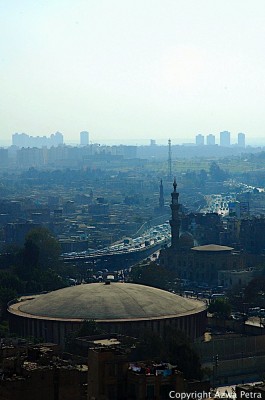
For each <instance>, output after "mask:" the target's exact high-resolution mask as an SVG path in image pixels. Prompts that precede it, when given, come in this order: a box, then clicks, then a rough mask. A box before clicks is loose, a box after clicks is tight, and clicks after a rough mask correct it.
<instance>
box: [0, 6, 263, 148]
mask: <svg viewBox="0 0 265 400" xmlns="http://www.w3.org/2000/svg"><path fill="white" fill-rule="evenodd" d="M0 77H1V81H0V82H1V86H0V140H1V141H2V143H3V141H10V140H11V135H12V134H13V133H14V132H25V133H27V134H29V135H32V136H37V135H40V136H42V135H50V134H51V133H54V132H56V131H57V130H59V131H60V132H62V133H63V134H64V137H65V141H66V142H67V141H68V142H69V141H72V142H73V141H76V142H78V141H79V132H80V131H82V130H88V131H89V132H90V135H91V136H90V138H91V141H92V142H100V143H110V142H111V141H113V142H122V143H124V142H125V141H126V140H128V141H129V142H130V143H138V144H144V143H149V140H150V139H156V140H157V142H158V143H164V144H166V142H167V140H168V138H169V137H170V138H171V140H172V143H173V144H175V143H179V142H188V141H193V139H194V136H195V135H196V134H198V133H203V134H206V135H207V134H209V133H213V134H216V135H218V136H219V132H220V131H221V130H229V131H231V135H232V141H233V142H234V141H236V135H237V133H238V132H245V133H246V135H247V142H248V143H251V142H253V140H259V141H262V138H263V137H264V142H265V1H264V0H220V1H219V0H183V1H182V0H132V1H131V0H71V1H70V0H38V1H36V0H0Z"/></svg>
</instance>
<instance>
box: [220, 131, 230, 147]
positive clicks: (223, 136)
mask: <svg viewBox="0 0 265 400" xmlns="http://www.w3.org/2000/svg"><path fill="white" fill-rule="evenodd" d="M220 146H224V147H229V146H230V132H228V131H223V132H220Z"/></svg>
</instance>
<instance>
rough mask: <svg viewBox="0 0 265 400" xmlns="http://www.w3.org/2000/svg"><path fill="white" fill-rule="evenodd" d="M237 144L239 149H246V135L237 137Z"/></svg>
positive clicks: (242, 134)
mask: <svg viewBox="0 0 265 400" xmlns="http://www.w3.org/2000/svg"><path fill="white" fill-rule="evenodd" d="M237 144H238V146H239V147H245V146H246V135H245V134H244V133H241V132H240V133H239V134H238V135H237Z"/></svg>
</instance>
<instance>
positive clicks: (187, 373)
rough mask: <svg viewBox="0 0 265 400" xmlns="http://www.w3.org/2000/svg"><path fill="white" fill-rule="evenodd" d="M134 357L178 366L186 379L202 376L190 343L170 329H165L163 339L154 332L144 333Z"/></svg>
mask: <svg viewBox="0 0 265 400" xmlns="http://www.w3.org/2000/svg"><path fill="white" fill-rule="evenodd" d="M136 357H138V359H145V360H148V359H152V360H155V361H158V362H159V361H161V360H168V361H169V362H170V363H171V364H173V365H177V366H178V368H179V369H180V371H182V372H183V374H184V377H185V378H186V379H201V378H202V376H203V371H202V369H201V364H200V359H199V356H198V354H197V353H196V352H195V350H194V349H193V348H192V346H191V343H190V341H189V340H188V339H187V337H186V336H185V335H184V334H183V333H182V332H180V331H178V330H176V329H174V328H171V327H167V330H166V332H165V335H164V337H163V339H162V338H161V337H160V336H159V335H158V334H155V333H154V332H151V331H147V330H146V331H144V332H143V334H142V338H141V342H140V344H139V345H138V346H137V353H136Z"/></svg>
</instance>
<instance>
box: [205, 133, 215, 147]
mask: <svg viewBox="0 0 265 400" xmlns="http://www.w3.org/2000/svg"><path fill="white" fill-rule="evenodd" d="M206 144H207V146H214V145H215V136H214V135H212V134H211V133H210V135H207V138H206Z"/></svg>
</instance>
